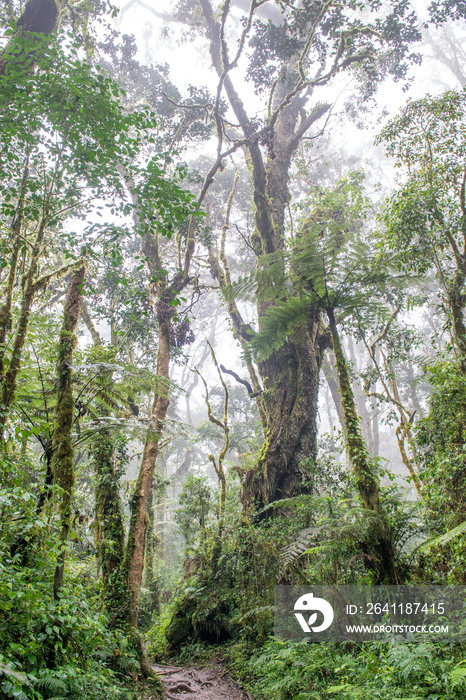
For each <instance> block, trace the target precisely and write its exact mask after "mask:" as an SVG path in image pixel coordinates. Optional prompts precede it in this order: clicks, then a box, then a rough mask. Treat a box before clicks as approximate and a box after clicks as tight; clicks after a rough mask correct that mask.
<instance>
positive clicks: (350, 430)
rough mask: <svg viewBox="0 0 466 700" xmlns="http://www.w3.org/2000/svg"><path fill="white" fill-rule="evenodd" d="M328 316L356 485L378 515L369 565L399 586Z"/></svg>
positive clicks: (384, 579) (379, 579)
mask: <svg viewBox="0 0 466 700" xmlns="http://www.w3.org/2000/svg"><path fill="white" fill-rule="evenodd" d="M327 316H328V320H329V325H330V330H331V333H332V340H333V350H334V352H335V359H336V365H337V372H338V381H339V385H340V395H341V405H342V410H343V420H344V427H345V438H346V445H347V450H348V457H349V461H350V464H351V467H352V471H353V478H354V483H355V485H356V488H357V491H358V493H359V497H360V499H361V503H362V505H363V506H364V508H366V509H367V510H371V511H373V512H374V513H376V514H377V515H378V516H379V518H378V519H377V520H376V521H375V525H374V528H373V531H372V537H371V542H370V546H371V549H372V551H373V552H374V553H375V559H376V560H375V561H371V559H370V558H368V559H367V562H370V568H371V569H375V570H376V576H377V579H376V582H377V583H385V584H392V583H393V584H396V583H399V580H398V574H397V570H396V565H395V554H394V547H393V542H392V538H391V535H390V532H389V530H388V527H387V524H386V522H385V517H384V514H383V512H382V508H381V503H380V487H379V481H378V478H377V474H376V473H375V469H374V465H373V462H372V460H371V458H370V456H369V453H368V451H367V447H366V444H365V442H364V439H363V437H362V433H361V428H360V418H359V416H358V413H357V411H356V404H355V400H354V395H353V390H352V387H351V379H350V373H349V370H348V364H347V362H346V358H345V355H344V353H343V348H342V345H341V340H340V335H339V333H338V328H337V324H336V321H335V315H334V313H333V309H332V308H329V309H327Z"/></svg>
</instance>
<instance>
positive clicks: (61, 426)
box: [51, 267, 85, 597]
mask: <svg viewBox="0 0 466 700" xmlns="http://www.w3.org/2000/svg"><path fill="white" fill-rule="evenodd" d="M84 271H85V269H84V267H81V268H79V269H78V270H75V271H74V272H73V274H72V277H71V281H70V284H69V287H68V292H67V296H66V300H65V306H64V311H63V323H62V327H61V331H60V339H59V345H58V361H57V413H56V425H55V429H54V431H53V436H52V448H53V457H52V463H51V470H52V474H53V480H54V484H56V485H57V486H59V487H60V489H61V491H60V501H59V506H58V510H59V514H60V541H61V545H62V548H61V552H60V555H59V558H58V562H57V567H56V569H55V577H54V584H53V591H54V595H55V597H58V593H59V590H60V587H61V584H62V580H63V571H64V566H65V552H66V543H67V541H68V535H69V532H70V527H71V497H72V491H73V486H74V461H73V457H74V451H73V445H72V443H71V429H72V425H73V413H74V398H73V386H72V374H73V370H72V364H73V350H74V348H75V345H76V342H77V340H76V335H75V330H76V326H77V323H78V318H79V302H80V298H81V294H82V287H83V283H84Z"/></svg>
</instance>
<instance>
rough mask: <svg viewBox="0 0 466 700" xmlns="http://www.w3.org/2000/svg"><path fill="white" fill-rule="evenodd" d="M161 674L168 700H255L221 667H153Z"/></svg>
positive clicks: (212, 665)
mask: <svg viewBox="0 0 466 700" xmlns="http://www.w3.org/2000/svg"><path fill="white" fill-rule="evenodd" d="M152 668H153V669H154V671H155V672H156V673H157V674H158V675H159V676H160V678H161V679H162V681H163V684H164V686H165V689H166V691H167V698H168V699H169V700H188V699H189V700H191V698H192V700H252V697H251V695H250V694H249V693H248V692H247V691H246V690H241V688H240V687H239V686H238V685H237V684H236V683H235V682H234V681H233V680H232V679H231V678H230V677H229V676H228V672H227V671H225V669H224V668H222V666H220V665H218V664H211V665H209V666H191V667H190V668H179V667H177V666H159V665H157V664H156V665H155V666H152Z"/></svg>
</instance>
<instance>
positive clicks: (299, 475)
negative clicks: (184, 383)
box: [177, 0, 419, 506]
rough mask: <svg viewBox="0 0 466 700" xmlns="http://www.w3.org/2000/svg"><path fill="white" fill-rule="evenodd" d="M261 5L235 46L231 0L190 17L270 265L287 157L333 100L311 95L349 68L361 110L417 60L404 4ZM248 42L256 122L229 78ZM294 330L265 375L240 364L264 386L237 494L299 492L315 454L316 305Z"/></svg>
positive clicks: (239, 322)
mask: <svg viewBox="0 0 466 700" xmlns="http://www.w3.org/2000/svg"><path fill="white" fill-rule="evenodd" d="M260 5H261V3H256V2H253V3H252V4H251V7H250V11H249V14H248V15H247V16H246V17H244V19H243V24H242V26H243V29H242V32H241V34H240V36H239V38H238V43H237V48H235V49H232V48H231V47H230V48H229V47H228V37H229V31H230V24H229V22H230V13H231V6H230V3H229V2H228V1H227V2H225V3H224V4H223V6H222V11H221V15H220V16H218V17H217V16H216V14H215V12H214V10H213V7H212V5H211V4H210V2H209V0H200V10H201V13H202V20H201V19H200V18H199V15H198V14H197V15H196V17H197V18H198V24H197V27H199V25H200V24H201V22H202V26H201V27H200V31H201V33H202V34H204V35H205V36H207V38H208V41H209V48H210V55H211V61H212V65H213V68H214V69H215V71H216V73H217V75H218V77H219V82H218V89H217V96H216V99H215V102H214V104H213V111H214V116H215V121H216V125H217V136H218V149H219V150H218V153H220V152H221V149H222V144H223V143H224V142H225V141H226V142H227V143H229V144H232V147H236V148H238V147H242V148H243V149H244V151H245V153H246V159H247V161H248V163H249V164H250V168H251V173H252V175H251V176H252V187H253V200H254V207H255V231H254V233H253V235H252V236H251V246H252V248H253V250H254V252H255V255H256V256H257V262H258V266H259V267H261V266H262V265H266V264H267V260H268V258H267V256H269V255H271V254H273V253H275V252H279V251H282V250H284V248H285V246H286V213H287V207H288V204H289V183H290V175H291V168H292V162H293V158H294V155H295V153H296V149H297V148H298V146H299V144H300V142H301V140H302V139H303V138H308V132H309V130H310V129H311V127H312V126H313V125H315V124H316V123H317V122H318V121H319V120H322V118H323V117H324V116H325V115H327V117H328V115H329V113H330V110H331V105H330V104H329V103H324V104H322V103H319V102H318V101H315V97H316V91H318V89H319V88H322V87H323V86H326V85H330V84H333V83H334V82H335V80H336V79H337V77H338V76H339V75H341V74H343V73H351V74H352V75H354V76H356V78H357V80H358V84H359V91H357V92H356V93H355V95H354V97H353V102H352V106H351V108H349V109H353V110H356V111H358V112H359V113H360V112H361V110H362V102H360V101H359V100H364V99H366V100H367V99H370V98H371V97H372V95H373V94H374V93H375V91H376V88H377V85H378V83H379V82H380V80H382V79H383V78H384V77H385V76H387V75H389V74H391V75H393V76H394V77H395V79H402V78H403V77H404V76H405V74H406V70H407V66H408V64H409V63H410V61H413V60H417V57H416V56H415V55H414V54H410V53H409V45H410V43H411V42H412V41H415V40H417V39H418V38H419V34H418V32H417V29H416V26H415V18H414V16H413V15H412V14H410V13H409V10H408V6H407V4H406V3H404V2H402V3H392V4H390V6H388V7H387V8H385V11H384V13H383V14H382V15H380V14H379V16H378V17H377V18H376V17H373V19H370V14H371V8H369V7H365V8H364V9H363V8H361V14H360V15H358V14H354V8H353V6H352V5H350V4H348V5H342V4H339V5H335V6H334V5H332V4H328V3H317V4H316V3H311V2H305V3H303V4H302V6H300V8H299V10H298V9H297V8H295V7H294V6H292V5H287V4H280V14H281V17H280V20H281V24H279V25H276V24H272V22H270V21H265V20H264V19H262V18H261V17H260V16H259V15H258V8H259V7H260ZM187 7H188V6H184V5H183V6H181V5H180V6H179V8H178V14H177V17H178V19H180V20H184V21H185V22H188V23H189V21H190V20H189V19H188V18H189V11H188V9H187ZM379 9H380V8H377V11H379ZM372 10H374V8H372ZM197 11H198V10H197V7H196V12H197ZM358 12H359V9H358ZM367 13H369V15H368V14H367ZM246 46H248V47H249V50H250V54H249V63H248V68H247V79H248V80H249V82H250V83H251V84H252V85H253V86H254V88H255V90H256V92H257V93H258V95H260V96H263V97H264V102H265V104H266V105H267V107H266V109H267V116H266V117H265V118H264V119H263V120H260V119H255V118H252V117H251V115H249V114H248V112H247V109H246V105H245V101H244V100H243V99H242V98H241V95H240V93H239V92H238V90H237V89H236V88H235V86H234V83H233V80H232V73H233V70H234V69H235V68H236V67H237V65H238V62H239V60H240V57H241V56H242V54H243V52H244V50H245V47H246ZM222 95H226V98H227V100H228V102H229V105H230V108H231V111H232V113H233V114H234V118H235V120H236V125H232V122H231V121H227V120H226V118H224V117H223V116H222V114H221V111H220V105H221V104H222V102H221V98H222ZM317 100H318V97H317ZM262 256H265V257H262ZM222 268H223V274H220V272H221V270H222ZM213 269H214V273H215V275H216V276H217V278H218V280H219V283H220V286H221V288H222V290H223V293H224V294H225V296H226V299H227V302H228V308H229V313H230V317H231V320H232V324H233V327H234V333H235V335H236V337H237V338H238V339H239V340H240V341H241V343H242V344H243V347H245V348H247V346H248V343H249V342H250V340H251V337H252V336H253V335H254V329H253V328H252V327H251V326H250V325H248V324H247V323H245V322H244V320H243V318H242V316H241V313H240V310H239V309H238V306H237V305H236V303H235V301H234V299H232V297H231V293H230V281H229V274H228V267H227V264H226V262H225V258H224V259H223V260H217V264H216V266H214V268H213ZM269 305H270V301H259V302H258V305H257V313H258V318H259V328H261V327H262V322H263V318H264V316H265V314H266V313H267V310H268V307H269ZM302 330H303V334H304V335H303V336H302V337H303V338H304V337H306V338H307V339H306V341H304V340H303V341H302V342H300V343H298V344H295V343H293V342H292V341H291V340H289V341H287V342H286V343H284V344H283V345H282V346H281V347H280V349H279V350H276V351H274V352H273V353H272V354H271V355H270V356H269V357H268V358H267V360H263V361H262V362H260V363H259V365H258V367H257V372H258V374H259V377H260V380H261V382H259V379H258V377H257V373H256V370H255V368H254V367H253V366H252V364H249V365H248V369H249V372H250V377H251V383H252V385H253V388H254V389H256V388H257V391H261V390H263V391H262V393H261V394H260V395H258V397H257V399H256V400H257V403H258V409H259V413H260V415H262V416H263V424H264V429H265V434H266V442H265V444H264V447H263V449H262V450H261V452H260V455H259V458H258V460H257V465H256V468H255V469H253V470H251V471H250V472H249V474H248V475H247V477H246V480H245V486H244V499H245V501H247V502H250V503H253V502H256V503H257V504H258V505H259V506H264V505H266V504H268V503H270V502H272V501H274V500H277V499H280V498H283V497H287V496H291V495H293V494H297V493H299V492H301V491H302V490H303V489H305V486H304V481H305V478H306V477H305V473H304V471H303V469H302V467H301V462H302V461H303V460H304V459H305V458H309V457H311V458H313V459H315V457H316V433H317V429H316V410H317V394H318V384H319V371H320V366H321V361H322V352H323V349H324V348H325V346H326V344H327V343H328V336H327V335H325V334H323V333H322V324H321V319H320V313H319V312H318V311H316V313H315V315H314V316H313V317H312V319H311V317H309V318H308V321H307V323H306V325H305V326H303V329H302Z"/></svg>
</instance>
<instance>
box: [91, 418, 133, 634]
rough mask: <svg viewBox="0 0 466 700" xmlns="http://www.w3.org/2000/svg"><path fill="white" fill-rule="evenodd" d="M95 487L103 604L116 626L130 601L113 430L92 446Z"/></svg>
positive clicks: (96, 533)
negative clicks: (123, 572) (125, 575)
mask: <svg viewBox="0 0 466 700" xmlns="http://www.w3.org/2000/svg"><path fill="white" fill-rule="evenodd" d="M92 455H93V463H94V471H95V475H96V486H95V528H96V530H95V539H96V544H97V549H98V554H99V566H100V571H101V576H102V584H103V590H102V600H103V603H104V605H105V607H106V609H107V611H108V613H109V615H110V618H111V620H112V622H113V623H115V624H117V623H118V621H119V614H120V611H122V610H123V609H124V607H125V605H126V603H127V601H128V590H127V587H126V582H125V580H124V578H123V576H122V571H121V564H122V561H123V553H124V545H125V529H124V525H123V513H122V505H121V499H120V482H119V474H118V468H117V465H116V459H115V448H114V444H113V440H112V436H111V434H110V431H109V430H104V431H101V432H100V433H98V435H97V437H96V438H95V439H94V441H93V444H92Z"/></svg>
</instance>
